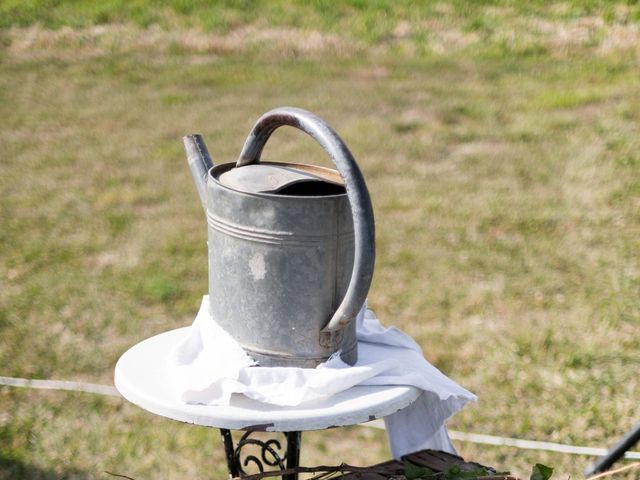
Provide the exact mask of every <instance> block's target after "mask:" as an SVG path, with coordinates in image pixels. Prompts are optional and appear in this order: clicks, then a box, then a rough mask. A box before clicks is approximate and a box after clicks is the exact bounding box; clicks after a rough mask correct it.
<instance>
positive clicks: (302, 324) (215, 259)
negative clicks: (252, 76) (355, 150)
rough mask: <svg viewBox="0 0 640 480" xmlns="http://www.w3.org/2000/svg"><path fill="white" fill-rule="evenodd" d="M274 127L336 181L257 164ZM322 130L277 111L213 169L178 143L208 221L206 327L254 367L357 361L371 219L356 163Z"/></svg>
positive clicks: (192, 139) (293, 167) (302, 117)
mask: <svg viewBox="0 0 640 480" xmlns="http://www.w3.org/2000/svg"><path fill="white" fill-rule="evenodd" d="M281 125H291V126H294V127H296V128H300V129H302V130H303V131H305V132H307V133H309V134H310V135H311V136H312V137H313V138H314V139H316V140H317V141H319V143H320V144H321V145H322V146H323V148H325V150H326V151H327V152H328V153H329V155H330V157H331V158H332V160H334V163H336V165H337V166H338V167H339V168H338V170H339V171H340V172H339V173H338V172H337V171H335V170H332V169H325V168H322V167H312V166H308V165H297V164H284V163H278V162H260V161H259V156H260V153H261V150H262V147H263V146H264V143H266V140H267V139H268V137H269V135H270V134H271V133H272V132H273V130H275V128H277V127H279V126H281ZM326 128H328V127H327V126H326V124H325V123H324V122H322V121H321V120H320V119H319V118H318V117H315V116H314V115H313V114H310V113H309V112H306V111H304V110H299V109H292V108H285V109H276V110H274V111H272V112H268V113H267V114H265V115H264V116H263V117H262V118H261V119H260V120H259V121H258V122H257V123H256V126H255V127H254V130H253V131H252V133H251V135H250V136H249V138H248V139H247V142H246V143H245V147H244V149H243V151H242V153H241V155H240V160H239V161H238V162H234V163H226V164H220V165H217V166H213V163H212V162H211V160H210V157H209V154H208V152H207V150H206V147H205V146H204V142H203V140H202V139H201V137H199V136H189V137H185V139H184V141H185V147H186V151H187V157H188V159H189V163H190V166H191V171H192V174H193V177H194V180H195V181H196V186H197V187H198V191H199V193H200V196H201V201H202V203H203V207H204V209H205V213H206V217H207V224H208V250H209V299H210V302H211V304H210V311H211V315H212V318H213V320H214V321H215V322H216V323H217V324H218V325H219V326H221V327H222V328H223V329H224V330H226V331H227V332H228V333H229V334H230V335H231V336H232V337H233V338H234V339H235V340H236V341H238V342H239V344H240V345H241V346H242V347H243V348H244V349H245V351H247V353H248V354H249V355H251V356H252V357H253V358H254V359H255V360H256V361H257V362H258V364H259V365H261V366H291V367H315V366H317V365H318V364H319V363H322V362H324V361H326V360H327V359H328V358H329V357H330V356H331V355H332V354H334V353H336V352H339V354H340V357H341V359H342V360H343V361H344V362H346V363H348V364H350V365H353V364H354V363H355V362H356V360H357V342H356V331H355V323H356V322H355V316H356V314H357V313H358V311H359V310H360V308H361V307H362V305H363V304H364V301H365V299H366V294H367V292H368V289H369V286H370V283H371V276H372V273H373V259H374V256H375V253H374V231H373V214H372V209H371V204H370V200H369V197H368V193H367V191H366V185H365V184H364V180H363V179H362V176H361V174H360V172H359V170H358V169H357V165H355V161H353V158H352V157H351V154H350V153H349V152H348V150H347V149H346V147H345V146H344V144H343V143H342V141H341V140H340V139H339V137H337V135H336V134H335V132H333V131H332V130H330V129H329V130H328V131H327V130H326ZM327 132H328V133H327ZM336 138H337V140H338V141H336ZM334 147H337V150H336V148H334ZM345 150H346V156H347V157H349V158H347V159H346V160H345V159H344V157H345ZM334 157H336V158H337V160H336V158H334ZM354 168H355V170H353V169H354ZM282 175H283V177H282V178H281V176H282ZM234 177H235V178H234ZM345 177H346V178H345ZM354 177H355V178H356V179H355V180H354ZM247 178H248V179H249V180H248V181H247ZM343 178H344V179H345V182H344V183H346V188H345V186H344V184H343V183H342V182H343ZM252 179H256V181H257V183H256V181H254V182H252V181H251V180H252ZM354 183H357V185H354ZM256 185H257V186H256ZM283 185H284V186H285V188H282V186H283ZM287 188H289V190H290V191H289V192H288V191H287V190H286V189H287Z"/></svg>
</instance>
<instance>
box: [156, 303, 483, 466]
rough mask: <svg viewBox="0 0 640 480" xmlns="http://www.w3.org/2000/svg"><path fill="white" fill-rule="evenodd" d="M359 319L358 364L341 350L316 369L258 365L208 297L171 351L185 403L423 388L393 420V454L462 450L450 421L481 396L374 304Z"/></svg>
mask: <svg viewBox="0 0 640 480" xmlns="http://www.w3.org/2000/svg"><path fill="white" fill-rule="evenodd" d="M356 321H357V327H356V330H357V338H358V362H357V363H356V364H355V365H354V366H349V365H347V364H345V363H344V362H342V360H340V357H339V355H333V356H332V357H331V358H330V359H329V360H327V362H325V363H323V364H321V365H319V366H318V367H316V368H291V367H287V368H285V367H260V368H251V366H252V365H255V362H254V361H253V360H252V359H251V358H250V357H249V356H248V355H247V354H246V353H245V352H244V350H243V349H242V348H241V347H240V345H239V344H238V343H237V342H236V341H235V340H234V339H233V338H231V336H230V335H229V334H228V333H227V332H225V331H224V330H223V329H222V328H221V327H219V326H218V325H217V324H216V323H214V321H213V320H212V319H211V315H210V314H209V297H208V296H205V297H204V298H203V300H202V305H201V307H200V311H199V312H198V315H197V316H196V319H195V320H194V322H193V325H192V326H191V329H190V331H189V334H188V335H187V337H186V338H185V340H184V341H182V342H181V343H180V344H178V345H176V347H174V349H173V351H172V352H170V354H169V360H168V373H169V378H170V381H171V382H172V385H173V387H174V388H175V389H176V390H177V391H178V393H179V395H180V399H181V400H182V401H184V402H185V403H190V404H207V405H227V404H229V401H230V399H231V395H232V394H234V393H242V394H244V395H246V396H247V397H249V398H252V399H254V400H257V401H261V402H265V403H269V404H274V405H282V406H296V405H300V404H301V403H303V402H308V401H312V400H317V399H319V398H322V397H326V396H330V395H333V394H335V393H337V392H340V391H343V390H346V389H348V388H350V387H352V386H354V385H412V386H415V387H417V388H419V389H420V390H422V391H423V392H422V394H421V395H420V396H419V397H418V399H417V400H416V401H415V402H414V403H413V404H412V405H411V406H409V407H407V408H405V409H403V410H401V411H399V412H397V413H394V414H393V415H390V416H388V417H387V418H385V424H386V429H387V434H388V437H389V444H390V447H391V451H392V454H393V456H394V457H395V458H400V457H401V456H402V455H405V454H407V453H411V452H415V451H417V450H421V449H424V448H431V449H434V450H443V451H447V452H451V453H455V450H454V448H453V445H452V444H451V441H450V439H449V436H448V434H447V431H446V426H445V422H446V421H447V419H448V418H449V417H451V416H452V415H453V414H454V413H456V412H457V411H459V410H460V409H461V408H462V407H464V406H465V404H466V403H467V402H469V401H475V400H476V396H475V395H473V394H472V393H470V392H469V391H467V390H465V389H464V388H462V387H460V386H459V385H458V384H456V383H455V382H454V381H453V380H451V379H449V378H448V377H447V376H445V375H444V374H442V372H440V371H439V370H438V369H437V368H435V367H434V366H433V365H431V364H430V363H429V362H427V361H426V360H425V359H424V357H423V355H422V351H421V349H420V347H419V346H418V344H417V343H415V342H414V341H413V339H411V337H409V336H408V335H406V334H405V333H403V332H401V331H400V330H398V329H397V328H393V327H392V328H385V327H383V326H382V325H381V324H380V322H379V321H378V319H377V318H376V317H375V315H374V314H373V312H372V311H371V310H367V309H366V305H365V307H363V309H362V311H361V312H360V313H359V314H358V317H357V320H356Z"/></svg>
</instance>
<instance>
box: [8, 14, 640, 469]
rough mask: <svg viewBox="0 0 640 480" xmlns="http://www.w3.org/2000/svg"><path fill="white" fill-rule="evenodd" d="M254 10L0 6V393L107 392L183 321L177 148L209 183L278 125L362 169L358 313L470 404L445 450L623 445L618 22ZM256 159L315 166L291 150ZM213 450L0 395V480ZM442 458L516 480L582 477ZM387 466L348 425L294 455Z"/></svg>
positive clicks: (124, 412)
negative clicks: (396, 332)
mask: <svg viewBox="0 0 640 480" xmlns="http://www.w3.org/2000/svg"><path fill="white" fill-rule="evenodd" d="M268 4H269V6H267V4H266V3H265V4H264V5H259V8H244V7H242V6H240V7H238V6H237V5H238V4H233V5H232V4H225V3H219V4H218V6H217V7H216V8H218V9H220V12H221V13H219V14H218V13H216V14H215V15H214V14H213V13H212V10H211V9H209V8H208V7H206V6H205V5H204V3H203V4H199V3H195V4H187V3H179V2H173V3H168V4H166V5H167V6H164V7H151V6H150V5H149V4H147V3H146V2H142V1H140V2H122V3H119V2H105V3H101V4H100V6H99V7H94V6H92V4H89V3H82V2H77V3H74V4H71V3H63V2H52V3H47V2H2V3H1V4H0V12H2V13H1V14H0V18H1V19H2V20H1V22H2V25H3V26H4V27H11V28H5V29H4V30H2V31H0V49H1V50H0V118H2V119H3V120H2V124H1V125H2V126H1V127H0V159H1V160H0V194H1V195H2V201H1V202H0V252H1V253H0V339H1V340H0V366H1V367H0V375H7V376H24V377H33V378H56V379H78V380H85V381H91V382H100V383H109V382H111V381H112V375H113V367H114V365H115V362H116V360H117V358H118V357H119V356H120V355H121V354H122V353H123V352H124V351H125V350H126V349H127V348H128V347H130V346H131V345H133V344H134V343H136V342H138V341H139V340H141V339H143V338H147V337H148V336H150V335H152V334H155V333H160V332H162V331H165V330H168V329H171V328H175V327H178V326H183V325H188V324H189V323H190V322H191V320H192V319H193V316H194V314H195V312H196V310H197V308H198V305H199V300H200V297H201V295H202V294H203V293H205V292H206V288H207V287H206V282H207V280H206V278H207V277H206V276H207V271H206V270H207V260H206V244H205V237H206V223H205V220H204V218H203V215H202V211H201V207H200V205H199V201H198V199H197V196H196V193H195V189H194V187H193V185H192V182H191V177H190V174H189V172H188V167H187V165H186V161H185V159H184V155H183V152H182V147H181V142H180V138H181V136H182V135H184V134H187V133H191V132H200V133H202V134H203V135H204V137H205V139H206V141H207V143H208V145H209V149H210V151H211V153H212V155H213V157H214V161H216V162H219V161H230V160H233V159H234V158H235V157H236V156H237V154H238V153H239V151H240V148H241V146H242V143H243V141H244V138H245V136H246V135H247V133H248V132H249V130H250V128H251V126H252V124H253V122H254V121H255V119H256V118H257V117H258V116H259V115H260V114H262V113H263V112H265V111H266V110H268V109H270V108H272V107H275V106H279V105H295V106H300V107H303V108H307V109H310V110H312V111H314V112H316V113H318V114H319V115H321V116H322V117H324V118H325V119H326V120H328V121H329V123H330V124H331V125H332V126H333V127H334V128H335V129H336V130H337V131H338V132H339V133H340V135H341V136H342V137H343V138H344V139H345V141H346V142H347V143H348V145H349V146H350V148H351V149H352V151H353V152H354V154H355V155H356V158H357V159H358V162H359V164H360V165H361V167H362V170H363V171H364V174H365V177H366V179H367V183H368V185H369V189H370V192H371V195H372V198H373V202H374V208H375V213H376V221H377V245H378V257H377V265H376V274H375V279H374V284H373V288H372V291H371V294H370V304H371V306H372V307H373V308H374V310H375V311H376V312H377V314H378V316H379V317H380V318H381V319H382V320H383V322H385V323H386V324H393V325H396V326H399V327H400V328H402V329H404V330H405V331H407V332H408V333H410V334H411V335H412V336H414V337H415V338H416V340H417V341H418V342H419V343H420V345H421V346H422V347H423V349H424V352H425V355H426V356H427V358H428V359H429V360H430V361H431V362H433V363H434V364H435V365H437V366H438V367H439V368H441V369H442V370H443V371H444V372H445V373H447V374H448V375H450V376H451V377H452V378H454V379H455V380H457V381H458V382H459V383H460V384H462V385H463V386H465V387H467V388H469V389H470V390H472V391H474V392H476V393H477V394H478V395H479V397H480V402H479V403H478V404H477V405H472V406H469V407H468V408H467V409H465V410H464V411H463V412H462V413H460V414H458V415H457V416H456V417H454V418H453V420H452V421H451V424H450V425H451V427H452V428H455V429H459V430H464V431H473V432H481V433H488V434H496V435H507V436H516V437H519V438H528V439H534V440H549V441H557V442H563V443H564V442H567V443H575V444H580V445H592V446H605V445H606V444H607V443H608V442H611V441H612V439H615V438H617V437H618V436H620V435H621V434H622V433H624V432H625V431H626V430H628V429H629V428H631V426H632V425H633V424H634V422H635V421H637V419H638V418H640V405H638V402H637V398H638V397H640V383H639V381H638V375H637V372H638V369H639V368H640V357H639V355H638V348H639V346H640V338H639V337H638V326H639V325H640V302H639V300H638V299H639V298H640V264H639V261H638V255H637V252H638V251H639V249H640V203H639V200H638V199H639V198H640V173H639V172H640V170H639V167H640V154H639V153H638V152H640V136H639V135H638V128H637V126H638V123H639V122H640V100H639V98H640V97H639V95H638V94H639V93H640V81H639V80H638V75H637V72H638V66H639V63H640V62H639V59H640V56H639V55H638V54H639V50H638V44H637V43H634V42H628V41H627V40H628V39H629V38H631V39H633V35H634V33H633V31H634V29H635V28H636V26H637V23H635V22H637V20H636V17H637V9H638V6H637V4H630V5H628V6H625V5H622V4H620V5H614V4H609V3H599V2H584V3H579V2H569V3H563V4H553V5H548V4H546V3H542V2H540V3H538V2H528V3H527V4H520V3H505V2H495V3H493V2H490V3H488V4H486V5H484V4H473V5H471V6H468V5H466V4H465V3H463V2H453V3H452V4H451V5H452V6H448V4H445V3H428V4H427V6H426V7H425V8H424V9H416V8H414V7H411V6H410V5H409V3H406V4H405V3H400V4H399V5H398V7H396V8H390V7H389V5H388V4H386V3H384V2H375V3H373V4H372V5H366V6H365V4H364V3H358V2H351V3H348V2H345V3H341V4H340V6H338V7H336V8H335V9H330V8H328V7H329V6H330V5H329V4H328V3H325V2H315V3H310V4H308V5H307V4H306V3H303V2H300V3H294V4H293V5H292V6H291V8H286V9H285V7H284V5H285V4H284V3H278V2H268ZM99 11H101V12H102V13H99ZM207 15H209V16H208V17H207ZM598 19H599V20H598ZM216 22H217V23H216ZM403 22H404V23H403ZM33 25H36V26H33ZM95 25H99V26H100V25H101V27H100V28H102V30H100V28H98V27H96V26H95ZM541 25H542V26H541ZM28 26H31V27H30V28H23V27H28ZM65 26H72V27H74V28H73V29H71V30H70V29H65V28H63V27H65ZM241 27H245V28H248V29H249V30H248V32H249V33H247V34H243V33H242V32H243V30H242V28H241ZM572 29H573V30H572ZM311 31H315V32H317V33H318V36H317V37H313V38H315V39H316V40H313V39H311V40H310V38H311V37H310V36H309V35H310V32H311ZM265 32H266V33H265ZM390 32H391V34H390ZM394 32H395V33H394ZM514 32H515V33H517V35H516V34H515V33H514ZM567 32H569V35H567V34H566V33H567ZM243 35H244V36H243ZM261 35H266V36H261ZM256 38H259V40H256ZM265 156H266V157H269V158H272V159H276V158H277V159H283V160H290V161H300V160H302V161H307V162H309V163H320V164H324V165H328V160H327V159H326V158H325V157H324V155H323V153H322V151H321V150H320V149H319V148H318V147H317V146H316V145H314V144H313V142H311V141H310V140H309V139H308V138H306V137H305V136H304V135H302V134H299V133H298V132H294V131H290V130H286V129H285V130H282V131H278V132H277V133H276V134H275V135H274V137H273V139H272V140H270V142H269V144H268V146H267V148H266V151H265ZM218 443H219V439H218V436H217V433H216V432H215V431H213V430H207V429H204V428H196V427H193V426H189V425H182V424H179V423H177V422H172V421H169V420H165V419H162V418H158V417H154V416H152V415H150V414H147V413H145V412H143V411H141V410H140V409H137V408H136V407H134V406H132V405H129V404H127V403H125V402H124V401H120V400H118V399H108V398H96V397H93V396H91V395H81V394H77V395H76V394H69V393H62V392H60V393H43V392H39V391H28V390H19V389H9V388H4V387H0V478H109V477H108V476H107V475H106V474H104V473H103V472H104V471H105V470H108V471H111V472H114V473H120V474H126V475H129V476H132V477H135V478H140V479H142V478H159V477H160V478H165V477H166V478H186V477H193V478H205V477H206V478H224V476H225V473H224V470H225V469H224V460H223V456H222V452H221V449H220V448H219V445H218ZM457 446H458V448H459V450H460V453H461V454H462V455H464V456H465V457H468V458H471V459H474V460H477V461H480V462H482V463H485V464H491V465H495V466H497V467H499V468H500V469H511V470H512V471H514V472H515V473H518V474H521V475H525V474H527V473H528V472H529V471H530V466H531V465H532V464H534V463H536V462H542V463H546V464H548V465H551V466H555V467H556V472H559V474H560V475H559V476H558V478H566V475H571V476H572V477H576V476H579V475H580V472H581V470H582V469H583V468H584V466H585V465H586V464H587V462H588V459H586V458H582V457H570V456H565V455H558V454H548V453H540V452H531V451H526V452H525V451H519V450H513V449H508V448H494V447H484V446H478V445H473V444H469V443H460V444H458V445H457ZM387 455H388V452H387V450H386V446H385V440H384V436H383V434H382V433H381V432H377V431H370V430H366V429H362V428H350V429H344V430H339V431H338V430H335V431H327V432H315V433H312V434H309V435H306V436H305V437H304V448H303V459H302V461H303V463H305V464H314V463H315V464H319V463H339V462H341V461H345V462H349V463H355V464H366V463H373V462H377V461H382V460H384V459H385V457H386V456H387ZM562 474H565V477H562V476H561V475H562ZM629 478H631V477H629Z"/></svg>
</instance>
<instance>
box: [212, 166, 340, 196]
mask: <svg viewBox="0 0 640 480" xmlns="http://www.w3.org/2000/svg"><path fill="white" fill-rule="evenodd" d="M258 165H276V166H285V167H292V166H293V167H301V168H300V169H301V170H305V169H306V170H323V171H324V172H325V173H328V174H332V176H336V177H337V178H339V179H340V181H339V182H336V181H332V180H330V179H327V178H325V181H327V182H329V183H332V184H334V185H340V186H341V187H344V188H345V189H346V185H345V183H344V180H343V179H342V176H341V175H340V172H339V171H338V170H337V169H334V168H329V167H323V166H321V165H311V164H308V163H293V162H269V161H261V162H260V164H258ZM247 166H248V165H247ZM233 168H244V167H237V165H236V162H235V161H234V162H227V163H219V164H218V165H214V166H213V167H211V168H210V169H209V170H208V171H207V179H211V181H213V182H214V183H215V184H216V185H217V186H219V187H221V188H224V189H226V190H230V191H232V192H234V193H238V194H242V195H247V196H252V197H260V198H264V197H267V198H278V199H285V198H287V199H291V200H296V201H301V200H309V201H312V200H315V201H317V200H318V199H323V198H326V199H335V198H340V197H345V196H347V192H346V190H345V191H344V192H342V193H335V194H326V195H289V194H287V195H283V194H281V193H279V192H250V191H247V190H239V189H237V188H234V187H231V186H229V185H226V184H224V183H222V182H221V181H220V178H219V177H220V175H221V174H222V173H226V172H227V171H229V170H232V169H233Z"/></svg>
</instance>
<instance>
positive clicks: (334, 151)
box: [236, 107, 375, 341]
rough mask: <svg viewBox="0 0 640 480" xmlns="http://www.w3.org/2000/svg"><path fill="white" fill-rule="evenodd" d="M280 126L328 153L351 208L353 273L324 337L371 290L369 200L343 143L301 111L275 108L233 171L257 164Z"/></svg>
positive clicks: (339, 325)
mask: <svg viewBox="0 0 640 480" xmlns="http://www.w3.org/2000/svg"><path fill="white" fill-rule="evenodd" d="M283 125H288V126H290V127H295V128H298V129H300V130H302V131H303V132H305V133H307V134H309V135H310V136H311V137H312V138H313V139H314V140H315V141H316V142H318V143H319V144H320V146H321V147H322V148H323V149H324V151H325V152H327V154H328V155H329V157H330V158H331V160H332V161H333V163H334V164H335V166H336V168H337V169H338V171H339V172H340V175H342V178H343V180H344V182H345V186H346V188H347V196H348V198H349V203H350V205H351V215H352V216H353V229H354V234H355V235H354V236H355V255H354V260H353V271H352V272H351V280H350V281H349V286H348V288H347V293H346V294H345V296H344V298H343V299H342V303H340V306H339V307H338V309H337V310H336V312H335V313H334V315H333V317H332V318H331V320H329V322H328V323H327V324H326V325H325V326H324V328H323V333H325V335H331V334H332V333H335V332H338V331H340V330H342V329H343V328H344V327H346V326H347V324H348V323H349V322H350V321H351V320H354V319H355V317H356V315H357V314H358V312H359V311H360V309H361V308H362V305H363V304H364V302H365V300H366V298H367V294H368V292H369V287H370V286H371V279H372V278H373V266H374V262H375V228H374V220H373V208H372V206H371V199H370V198H369V191H368V190H367V185H366V184H365V182H364V178H363V176H362V173H361V172H360V169H359V168H358V165H357V164H356V161H355V160H354V158H353V155H352V154H351V152H350V151H349V149H348V148H347V146H346V145H345V144H344V142H343V141H342V139H341V138H340V137H339V136H338V134H337V133H336V132H335V131H334V130H333V129H332V128H331V127H330V126H329V125H327V123H326V122H325V121H324V120H322V119H321V118H320V117H318V116H316V115H314V114H313V113H311V112H308V111H306V110H302V109H300V108H292V107H282V108H276V109H274V110H271V111H269V112H267V113H265V114H264V115H263V116H262V117H260V118H259V119H258V121H257V122H256V124H255V125H254V126H253V129H252V130H251V133H250V134H249V136H248V137H247V140H246V141H245V143H244V147H243V148H242V152H241V153H240V158H239V159H238V162H237V163H236V167H242V166H244V165H250V164H252V163H259V162H260V155H261V154H262V150H263V148H264V146H265V144H266V143H267V140H268V139H269V137H270V136H271V134H272V133H273V132H274V131H275V130H276V129H277V128H278V127H281V126H283ZM329 341H330V340H329Z"/></svg>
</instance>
